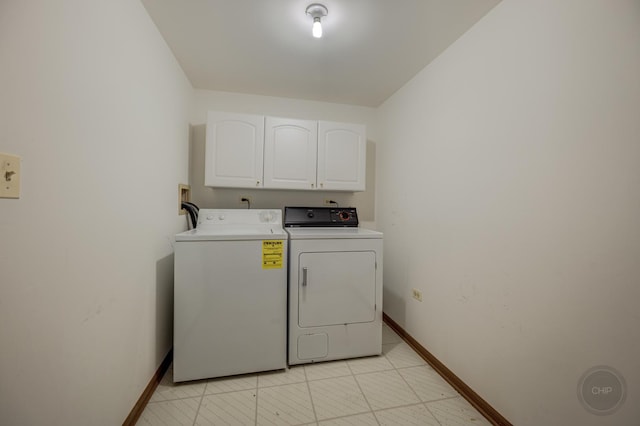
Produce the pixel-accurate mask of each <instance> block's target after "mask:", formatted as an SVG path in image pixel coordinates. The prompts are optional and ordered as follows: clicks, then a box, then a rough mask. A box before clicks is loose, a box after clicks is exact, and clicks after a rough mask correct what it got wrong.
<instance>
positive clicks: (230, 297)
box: [173, 209, 287, 382]
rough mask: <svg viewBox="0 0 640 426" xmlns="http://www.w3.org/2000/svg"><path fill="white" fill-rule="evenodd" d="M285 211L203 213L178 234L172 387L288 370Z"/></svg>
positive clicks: (213, 211)
mask: <svg viewBox="0 0 640 426" xmlns="http://www.w3.org/2000/svg"><path fill="white" fill-rule="evenodd" d="M286 253H287V234H286V232H284V230H283V228H282V211H281V210H248V209H242V210H204V209H201V210H200V212H199V217H198V225H197V227H196V229H194V230H191V231H187V232H182V233H180V234H177V235H176V245H175V283H174V339H173V342H174V343H173V380H174V381H175V382H180V381H185V380H196V379H204V378H211V377H220V376H228V375H233V374H244V373H252V372H257V371H265V370H276V369H283V368H286V361H287V359H286V347H287V342H286V333H287V323H286V318H287V311H286V309H287V257H286Z"/></svg>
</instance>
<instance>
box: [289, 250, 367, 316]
mask: <svg viewBox="0 0 640 426" xmlns="http://www.w3.org/2000/svg"><path fill="white" fill-rule="evenodd" d="M375 301H376V254H375V252H374V251H335V252H317V253H309V252H307V253H301V254H300V257H299V270H298V325H299V326H300V327H317V326H325V325H339V324H352V323H362V322H371V321H373V320H374V319H375V312H376V308H377V307H376V305H375Z"/></svg>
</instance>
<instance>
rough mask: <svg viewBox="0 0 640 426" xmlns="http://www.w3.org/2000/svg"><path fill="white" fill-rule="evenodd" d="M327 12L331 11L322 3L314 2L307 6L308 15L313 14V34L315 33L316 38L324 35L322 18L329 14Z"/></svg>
mask: <svg viewBox="0 0 640 426" xmlns="http://www.w3.org/2000/svg"><path fill="white" fill-rule="evenodd" d="M327 13H329V11H328V10H327V8H326V7H325V6H324V5H322V4H320V3H313V4H310V5H309V6H307V15H311V17H312V18H313V28H312V30H311V34H313V36H314V37H315V38H320V37H322V24H321V23H320V19H322V18H324V17H325V16H327Z"/></svg>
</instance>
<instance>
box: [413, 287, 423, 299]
mask: <svg viewBox="0 0 640 426" xmlns="http://www.w3.org/2000/svg"><path fill="white" fill-rule="evenodd" d="M413 298H414V299H416V300H417V301H418V302H422V292H421V291H420V290H418V289H417V288H414V289H413Z"/></svg>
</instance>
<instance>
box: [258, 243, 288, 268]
mask: <svg viewBox="0 0 640 426" xmlns="http://www.w3.org/2000/svg"><path fill="white" fill-rule="evenodd" d="M283 255H284V241H283V240H264V241H263V242H262V269H281V268H282V257H283Z"/></svg>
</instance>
